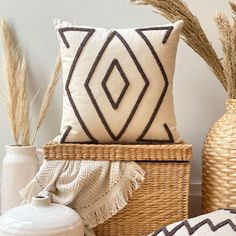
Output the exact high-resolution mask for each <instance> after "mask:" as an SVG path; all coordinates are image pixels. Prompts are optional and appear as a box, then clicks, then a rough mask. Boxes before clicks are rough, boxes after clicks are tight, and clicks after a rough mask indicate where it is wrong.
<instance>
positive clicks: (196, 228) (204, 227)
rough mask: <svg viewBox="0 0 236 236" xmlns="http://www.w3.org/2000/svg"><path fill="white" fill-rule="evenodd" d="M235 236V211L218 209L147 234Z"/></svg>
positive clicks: (159, 235) (164, 235)
mask: <svg viewBox="0 0 236 236" xmlns="http://www.w3.org/2000/svg"><path fill="white" fill-rule="evenodd" d="M189 235H194V236H235V235H236V211H235V210H218V211H215V212H212V213H209V214H205V215H201V216H198V217H196V218H192V219H188V220H186V221H182V222H178V223H174V224H171V225H169V226H167V227H164V228H162V229H160V230H158V231H156V232H155V233H153V234H150V235H149V236H189Z"/></svg>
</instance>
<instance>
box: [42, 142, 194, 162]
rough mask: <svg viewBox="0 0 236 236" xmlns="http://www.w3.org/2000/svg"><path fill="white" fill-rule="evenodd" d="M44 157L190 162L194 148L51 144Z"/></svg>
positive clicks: (176, 145) (178, 145) (53, 158)
mask: <svg viewBox="0 0 236 236" xmlns="http://www.w3.org/2000/svg"><path fill="white" fill-rule="evenodd" d="M44 155H45V158H46V159H48V160H116V161H124V160H126V161H127V160H129V161H142V160H149V161H157V160H158V161H189V160H190V159H191V156H192V146H191V145H190V144H173V145H122V144H53V143H49V144H46V145H45V146H44Z"/></svg>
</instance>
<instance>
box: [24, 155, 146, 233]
mask: <svg viewBox="0 0 236 236" xmlns="http://www.w3.org/2000/svg"><path fill="white" fill-rule="evenodd" d="M143 180H144V171H143V170H142V169H141V167H139V166H138V165H137V164H136V163H135V162H118V161H114V162H109V161H46V160H45V161H44V162H43V164H42V166H41V168H40V170H39V172H38V174H37V175H36V177H35V178H34V179H33V180H32V181H31V183H29V185H28V186H27V187H26V188H25V189H23V190H22V191H21V196H22V197H23V198H24V202H25V203H30V202H31V199H32V197H33V196H35V195H37V194H38V193H40V192H42V191H48V192H50V193H51V196H52V201H53V202H54V203H58V204H63V205H67V206H69V207H71V208H73V209H74V210H75V211H77V212H78V213H79V215H80V216H81V218H82V219H83V221H84V223H85V225H86V232H87V233H86V235H90V233H91V230H89V229H91V228H93V227H95V226H97V225H98V224H101V223H103V222H104V221H105V220H107V219H109V218H110V217H112V216H113V215H115V214H116V213H118V211H119V210H121V209H122V208H123V207H125V205H126V204H127V200H128V198H129V197H130V196H131V195H132V193H133V191H134V190H135V189H138V188H139V186H140V183H141V182H142V181H143ZM88 232H90V233H88Z"/></svg>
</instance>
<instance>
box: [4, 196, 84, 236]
mask: <svg viewBox="0 0 236 236" xmlns="http://www.w3.org/2000/svg"><path fill="white" fill-rule="evenodd" d="M0 235H1V236H84V225H83V222H82V220H81V218H80V216H79V215H78V214H77V213H76V212H75V211H74V210H72V209H70V208H69V207H66V206H62V205H58V204H52V203H51V201H50V197H49V196H44V195H41V196H40V195H39V196H36V197H34V198H33V200H32V202H31V204H28V205H22V206H19V207H15V208H12V209H10V210H8V211H7V212H6V213H5V214H4V215H2V216H1V217H0Z"/></svg>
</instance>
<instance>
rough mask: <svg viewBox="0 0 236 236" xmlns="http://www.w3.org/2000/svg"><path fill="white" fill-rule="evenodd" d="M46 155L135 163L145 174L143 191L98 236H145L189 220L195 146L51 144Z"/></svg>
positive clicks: (70, 158) (139, 191) (47, 147)
mask: <svg viewBox="0 0 236 236" xmlns="http://www.w3.org/2000/svg"><path fill="white" fill-rule="evenodd" d="M44 153H45V157H46V159H57V160H58V159H69V160H74V159H78V160H81V159H90V160H91V159H92V160H135V161H138V163H139V164H140V165H141V166H142V168H143V169H144V170H145V172H146V175H145V181H144V183H143V184H142V186H141V188H140V189H139V190H137V191H136V192H135V193H134V196H133V198H132V199H130V200H129V202H128V205H127V206H126V207H125V208H124V209H123V210H122V211H121V212H120V213H118V214H117V215H115V216H114V217H113V218H111V219H110V220H108V221H106V222H105V223H104V224H102V225H100V226H98V227H97V228H96V229H95V231H96V235H97V236H144V235H147V234H149V233H151V232H152V231H154V230H157V229H158V228H160V227H162V226H164V225H167V224H170V223H172V222H175V221H179V220H182V219H184V218H187V217H188V197H189V172H190V164H189V160H190V159H191V156H192V147H191V145H188V144H178V145H91V144H88V145H86V144H81V145H80V144H61V145H58V144H47V145H45V146H44Z"/></svg>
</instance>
